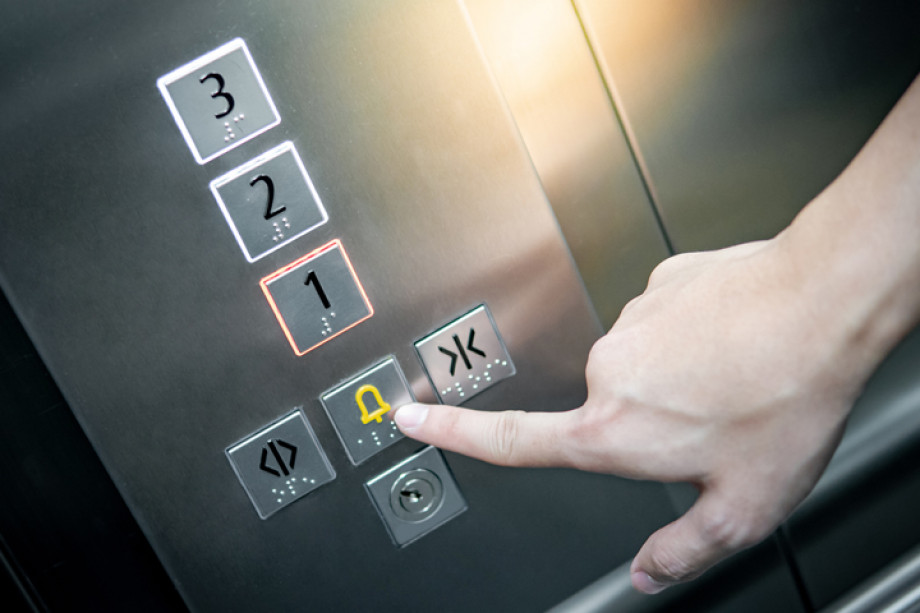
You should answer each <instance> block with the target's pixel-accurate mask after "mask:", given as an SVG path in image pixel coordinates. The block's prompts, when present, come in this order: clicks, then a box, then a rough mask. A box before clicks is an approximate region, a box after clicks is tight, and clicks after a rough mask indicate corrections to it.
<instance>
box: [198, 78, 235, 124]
mask: <svg viewBox="0 0 920 613" xmlns="http://www.w3.org/2000/svg"><path fill="white" fill-rule="evenodd" d="M208 79H214V80H215V81H217V91H216V92H214V93H213V94H211V97H212V98H223V99H224V100H226V101H227V108H226V109H225V110H224V112H223V113H218V114H217V115H215V116H214V117H215V118H217V119H220V118H221V117H226V116H227V115H229V114H230V111H232V110H233V106H234V101H233V96H231V95H230V94H228V93H227V92H225V91H224V77H223V76H221V74H220V73H218V72H209V73H208V74H206V75H204V76H203V77H201V78H200V79H198V82H199V83H204V82H205V81H207V80H208Z"/></svg>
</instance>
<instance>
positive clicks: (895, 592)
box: [821, 547, 920, 613]
mask: <svg viewBox="0 0 920 613" xmlns="http://www.w3.org/2000/svg"><path fill="white" fill-rule="evenodd" d="M821 611H822V613H916V612H917V611H920V547H914V548H913V549H912V550H910V551H909V552H908V553H906V554H905V555H904V556H902V557H900V558H898V559H897V560H896V561H895V562H893V563H892V564H890V565H889V566H887V567H885V568H884V569H883V570H882V571H881V572H879V573H877V574H876V575H873V576H872V577H871V578H870V579H868V580H867V581H866V582H864V583H862V584H861V585H858V586H857V587H856V588H854V590H853V591H852V592H851V593H849V594H847V595H846V596H844V597H843V598H841V599H840V600H838V601H837V602H835V603H833V604H832V605H830V606H828V607H827V608H825V609H822V610H821Z"/></svg>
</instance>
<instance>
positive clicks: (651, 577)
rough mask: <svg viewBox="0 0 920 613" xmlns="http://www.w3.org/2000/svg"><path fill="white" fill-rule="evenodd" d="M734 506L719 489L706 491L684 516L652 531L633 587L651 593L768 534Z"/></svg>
mask: <svg viewBox="0 0 920 613" xmlns="http://www.w3.org/2000/svg"><path fill="white" fill-rule="evenodd" d="M755 525H756V522H755V520H753V519H750V518H746V517H744V516H743V515H742V514H739V513H737V512H736V511H734V510H732V508H731V505H730V504H729V501H728V500H726V499H725V498H724V497H723V496H722V495H721V494H720V493H718V492H716V491H714V490H703V493H702V494H701V495H700V497H699V499H697V501H696V503H695V504H694V505H693V506H692V507H691V508H690V510H689V511H687V512H686V513H685V514H684V515H683V516H682V517H679V518H678V519H676V520H675V521H673V522H671V523H670V524H668V525H667V526H665V527H663V528H661V529H660V530H658V531H657V532H655V533H654V534H652V535H651V536H650V537H649V538H648V540H647V541H645V544H644V545H643V546H642V548H641V549H640V550H639V553H638V554H636V557H635V559H633V562H632V566H631V567H630V574H631V576H632V583H633V587H635V588H636V589H637V590H639V591H640V592H645V593H646V594H656V593H658V592H660V591H662V590H663V589H665V588H667V587H669V586H671V585H674V584H676V583H681V582H683V581H688V580H690V579H694V578H696V577H698V576H699V575H701V574H702V573H703V572H704V571H705V570H706V569H708V568H709V567H711V566H713V565H714V564H716V563H717V562H719V561H721V560H722V559H724V558H727V557H728V556H730V555H732V554H733V553H735V552H737V551H740V550H741V549H744V548H746V547H749V546H751V545H753V544H754V543H756V542H758V541H760V540H761V539H762V538H764V537H766V536H767V533H766V532H764V533H763V534H761V532H758V531H757V530H756V529H755Z"/></svg>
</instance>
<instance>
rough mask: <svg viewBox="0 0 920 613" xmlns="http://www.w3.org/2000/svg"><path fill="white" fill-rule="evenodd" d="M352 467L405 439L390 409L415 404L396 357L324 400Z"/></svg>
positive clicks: (357, 377)
mask: <svg viewBox="0 0 920 613" xmlns="http://www.w3.org/2000/svg"><path fill="white" fill-rule="evenodd" d="M321 400H322V402H323V407H324V408H325V409H326V413H327V414H328V415H329V419H330V420H332V423H333V424H334V425H335V430H336V432H337V433H338V435H339V439H341V441H342V445H344V446H345V451H347V452H348V457H349V458H350V459H351V462H352V464H360V463H361V462H363V461H364V460H366V459H368V458H369V457H371V456H372V455H374V454H376V453H377V452H379V451H383V450H384V449H386V448H387V447H389V446H390V445H392V444H393V443H395V442H396V441H398V440H399V439H401V438H402V437H403V435H402V433H401V432H400V431H399V429H398V428H397V427H396V424H395V423H393V420H392V419H390V415H389V414H388V413H389V411H390V409H392V408H395V407H398V406H400V405H403V404H406V403H409V402H414V401H415V397H414V396H413V395H412V391H411V390H410V389H409V384H408V383H407V382H406V377H405V375H403V372H402V369H400V367H399V364H398V363H397V362H396V359H395V358H392V357H390V358H387V359H385V360H384V361H383V362H381V363H379V364H377V365H376V366H373V367H371V368H369V369H367V370H365V371H364V372H362V373H361V374H359V375H356V376H354V377H352V378H351V379H349V380H348V381H346V382H345V383H343V384H341V385H339V386H337V387H335V388H333V389H331V390H329V391H327V392H326V393H325V394H323V395H322V398H321Z"/></svg>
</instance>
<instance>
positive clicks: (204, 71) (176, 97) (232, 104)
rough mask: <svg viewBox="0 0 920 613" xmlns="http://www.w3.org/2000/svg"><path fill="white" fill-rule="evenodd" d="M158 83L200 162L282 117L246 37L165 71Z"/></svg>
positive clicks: (276, 122)
mask: <svg viewBox="0 0 920 613" xmlns="http://www.w3.org/2000/svg"><path fill="white" fill-rule="evenodd" d="M157 87H158V88H159V89H160V93H161V94H163V99H164V100H166V104H167V106H169V110H170V111H171V112H172V115H173V119H175V120H176V125H178V126H179V131H180V132H182V136H183V137H184V138H185V142H186V143H187V144H188V147H189V149H191V151H192V155H194V156H195V161H197V162H198V163H199V164H205V163H207V162H209V161H211V160H213V159H214V158H216V157H217V156H219V155H221V154H222V153H225V152H227V151H229V150H230V149H233V148H234V147H237V146H239V145H241V144H242V143H245V142H246V141H248V140H250V139H252V138H255V137H256V136H258V135H259V134H261V133H263V132H265V131H266V130H268V129H270V128H272V127H274V126H276V125H278V124H279V123H280V122H281V118H280V117H279V116H278V110H277V109H276V108H275V103H274V102H273V101H272V99H271V96H270V95H269V93H268V89H266V87H265V83H264V82H263V81H262V75H260V74H259V70H258V69H257V68H256V65H255V62H253V60H252V55H250V53H249V49H248V48H247V47H246V43H245V42H243V39H241V38H237V39H234V40H232V41H230V42H229V43H227V44H225V45H222V46H220V47H218V48H217V49H214V50H213V51H211V52H209V53H206V54H205V55H203V56H201V57H199V58H198V59H195V60H192V61H191V62H189V63H188V64H185V65H184V66H180V67H179V68H176V69H175V70H173V71H172V72H170V73H168V74H165V75H163V76H162V77H160V78H159V79H157Z"/></svg>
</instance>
